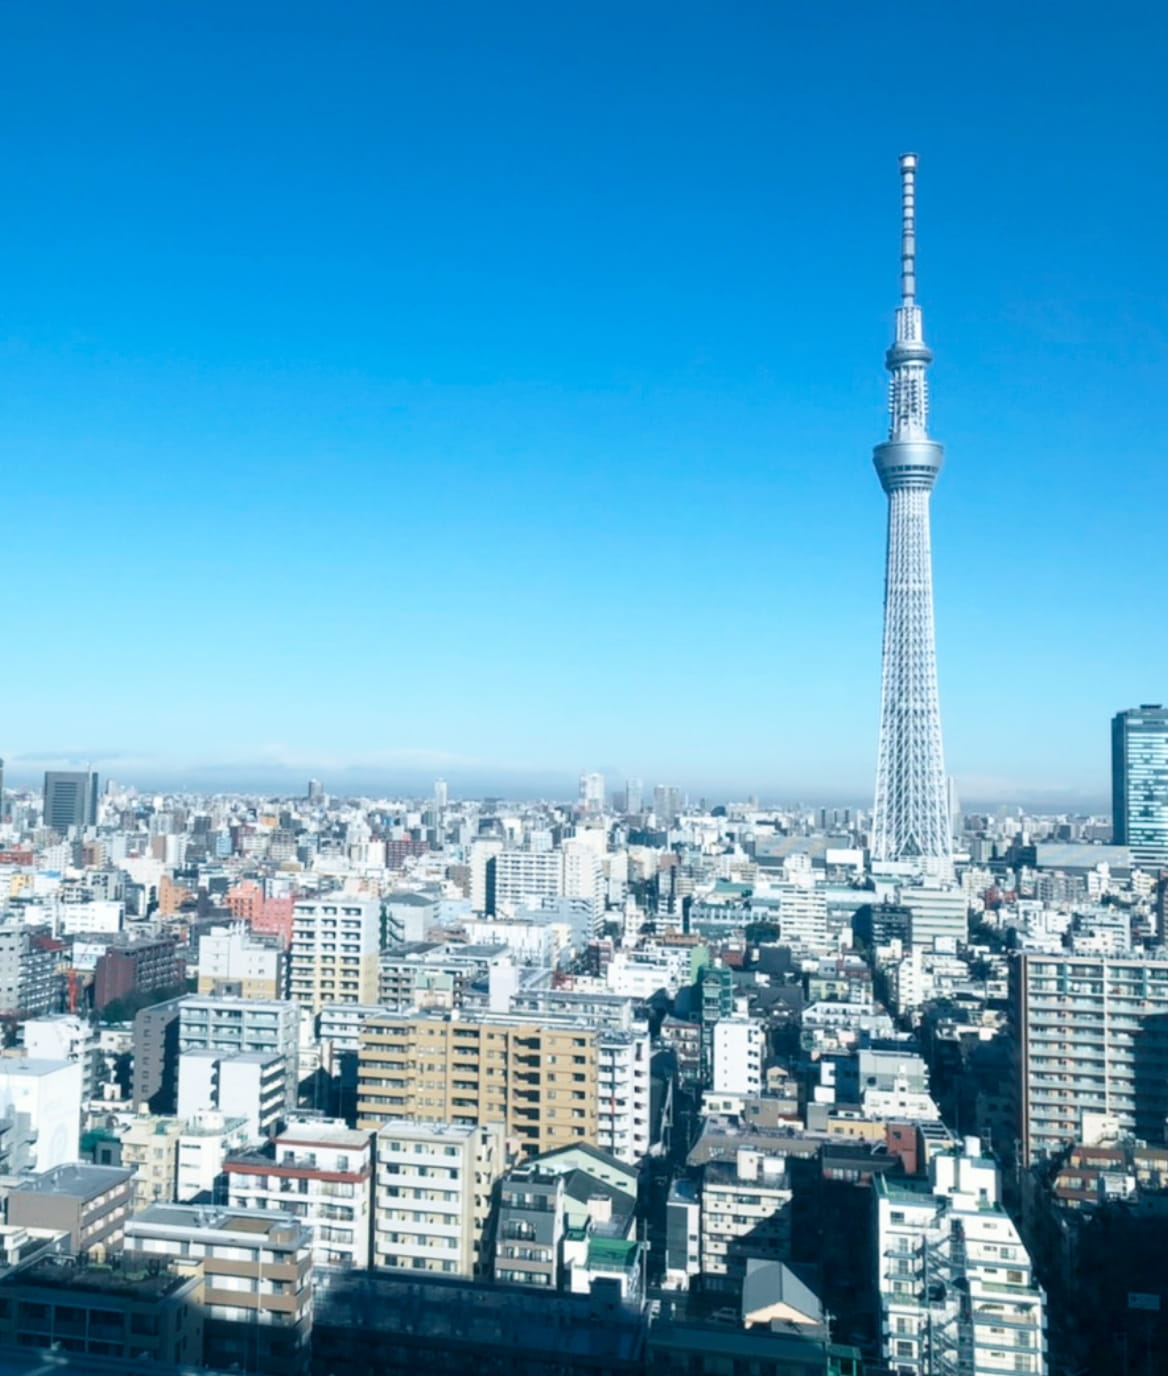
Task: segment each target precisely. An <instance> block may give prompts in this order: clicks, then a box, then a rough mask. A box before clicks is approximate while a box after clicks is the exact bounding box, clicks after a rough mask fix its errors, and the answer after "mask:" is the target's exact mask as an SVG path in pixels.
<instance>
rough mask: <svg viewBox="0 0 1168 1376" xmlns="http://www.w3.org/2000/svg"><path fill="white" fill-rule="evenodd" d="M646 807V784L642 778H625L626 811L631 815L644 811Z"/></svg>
mask: <svg viewBox="0 0 1168 1376" xmlns="http://www.w3.org/2000/svg"><path fill="white" fill-rule="evenodd" d="M644 808H645V785H644V784H643V783H642V782H641V780H640V779H626V780H625V811H626V812H627V813H629V814H630V815H631V816H634V817H635V816H636V815H637V814H638V813H640V812H643V811H644Z"/></svg>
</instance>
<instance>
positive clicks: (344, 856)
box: [0, 709, 1168, 1376]
mask: <svg viewBox="0 0 1168 1376" xmlns="http://www.w3.org/2000/svg"><path fill="white" fill-rule="evenodd" d="M1115 743H1116V764H1117V771H1118V772H1117V786H1118V787H1119V789H1120V792H1119V801H1120V803H1121V806H1122V804H1123V802H1124V800H1127V801H1128V802H1129V804H1132V803H1134V804H1135V805H1136V806H1142V805H1143V800H1145V799H1146V797H1147V795H1148V781H1149V778H1154V781H1155V789H1156V790H1157V792H1158V797H1159V798H1160V799H1161V800H1163V799H1164V797H1165V796H1166V795H1165V789H1166V783H1168V781H1166V778H1165V760H1166V756H1168V712H1165V711H1163V710H1162V709H1155V710H1151V709H1145V710H1143V711H1140V712H1134V713H1126V714H1121V715H1120V716H1118V717H1117V718H1116V722H1115ZM1161 806H1163V802H1161ZM3 813H4V824H3V833H2V834H3V850H2V851H0V867H2V871H0V872H2V875H3V882H4V886H5V889H4V892H5V918H4V924H3V927H2V928H0V940H2V942H3V944H2V946H0V951H2V952H3V960H4V966H3V976H2V988H3V991H4V1009H5V1023H4V1026H5V1028H6V1045H7V1050H6V1053H5V1055H4V1057H3V1059H2V1060H0V1115H2V1116H0V1122H2V1124H3V1132H2V1135H0V1144H2V1147H0V1149H2V1151H3V1172H4V1186H5V1194H6V1210H7V1214H6V1223H5V1225H4V1227H3V1232H2V1236H3V1239H4V1261H5V1266H4V1271H3V1274H2V1275H0V1344H9V1343H17V1342H19V1343H20V1344H23V1345H24V1346H25V1347H26V1348H27V1347H30V1346H31V1347H35V1348H38V1349H41V1348H45V1347H53V1348H55V1349H57V1350H58V1352H59V1353H60V1354H61V1357H62V1359H65V1358H67V1360H68V1363H69V1369H72V1368H73V1367H74V1366H77V1367H78V1369H88V1365H92V1363H91V1362H90V1359H96V1358H102V1359H105V1360H107V1361H109V1360H112V1359H114V1358H117V1359H121V1360H131V1359H136V1358H138V1357H140V1356H142V1355H143V1354H146V1355H148V1356H149V1357H150V1359H151V1360H152V1361H154V1362H156V1363H159V1364H162V1365H163V1366H171V1367H181V1366H185V1365H192V1364H201V1365H205V1366H207V1367H210V1368H212V1369H214V1370H223V1371H227V1370H245V1371H259V1372H271V1373H275V1372H283V1371H288V1370H299V1371H304V1372H308V1371H313V1372H319V1373H321V1376H325V1374H326V1373H336V1374H337V1376H342V1374H343V1373H347V1372H354V1373H356V1372H357V1371H358V1370H361V1369H364V1368H366V1367H368V1366H369V1364H371V1363H373V1364H375V1366H376V1369H378V1370H383V1371H387V1372H396V1371H402V1372H405V1371H407V1370H417V1369H421V1370H428V1371H455V1370H464V1369H469V1368H470V1366H471V1365H474V1366H477V1367H482V1368H483V1369H485V1370H500V1371H502V1370H510V1371H523V1372H532V1373H535V1372H552V1371H556V1372H562V1371H613V1372H635V1371H654V1372H656V1371H660V1372H674V1371H676V1372H682V1371H685V1372H694V1371H702V1372H705V1371H710V1372H714V1371H727V1370H734V1371H738V1370H743V1371H756V1372H799V1373H802V1372H811V1371H814V1372H833V1373H857V1372H860V1371H867V1372H878V1371H885V1370H891V1371H894V1372H898V1373H900V1372H934V1371H936V1372H940V1371H963V1370H967V1371H976V1372H983V1371H1003V1372H1005V1371H1010V1372H1015V1371H1028V1372H1032V1373H1038V1372H1044V1371H1046V1370H1048V1369H1049V1370H1056V1371H1061V1370H1071V1369H1075V1367H1074V1364H1075V1363H1078V1369H1089V1370H1094V1371H1101V1370H1106V1369H1114V1368H1109V1367H1107V1366H1106V1364H1105V1354H1106V1353H1107V1352H1108V1351H1114V1348H1115V1344H1116V1343H1117V1342H1124V1343H1127V1344H1128V1345H1129V1346H1130V1351H1131V1354H1132V1362H1133V1365H1132V1368H1131V1369H1132V1370H1135V1371H1140V1370H1143V1369H1145V1368H1144V1366H1143V1361H1144V1356H1143V1354H1144V1352H1145V1346H1147V1350H1148V1351H1151V1350H1152V1347H1151V1346H1150V1345H1155V1344H1158V1343H1160V1342H1161V1341H1162V1337H1163V1333H1162V1329H1161V1327H1160V1325H1161V1319H1160V1315H1159V1313H1158V1312H1156V1310H1155V1309H1154V1308H1153V1307H1152V1305H1153V1300H1155V1299H1156V1298H1158V1296H1157V1291H1156V1277H1157V1276H1158V1275H1159V1276H1162V1274H1163V1273H1162V1259H1161V1250H1162V1249H1161V1248H1160V1244H1159V1242H1158V1241H1156V1240H1155V1239H1158V1238H1161V1237H1162V1229H1163V1218H1164V1214H1163V1206H1164V1205H1165V1204H1166V1203H1168V1192H1166V1190H1168V1146H1166V1145H1165V1133H1164V1125H1165V1117H1166V1114H1168V1078H1166V1077H1165V1076H1164V1074H1163V1073H1162V1072H1163V1066H1164V1062H1165V1055H1166V1054H1168V1042H1166V1041H1165V1040H1164V1038H1165V1036H1166V1035H1168V1034H1166V1033H1165V1030H1164V1029H1165V1027H1166V1026H1168V950H1166V949H1165V945H1164V932H1165V925H1164V924H1165V907H1166V903H1168V885H1166V884H1165V881H1164V878H1163V876H1162V875H1161V873H1160V869H1159V866H1161V865H1168V828H1166V827H1165V826H1164V822H1163V818H1162V817H1161V818H1160V819H1159V820H1158V821H1157V822H1156V825H1155V826H1153V827H1144V829H1143V830H1136V829H1135V828H1134V826H1133V829H1132V831H1131V833H1130V834H1129V835H1128V836H1127V838H1126V843H1125V841H1124V838H1122V837H1121V838H1117V839H1118V841H1119V843H1118V844H1112V843H1111V827H1110V824H1109V823H1108V821H1107V820H1106V819H1104V818H1101V817H1095V818H1090V817H1069V816H1062V817H1028V816H1023V815H1019V814H1018V813H1017V812H1013V813H1010V812H1007V811H1006V810H1004V809H1003V810H1002V811H1001V812H1000V813H998V814H996V815H993V816H988V815H974V814H972V813H964V814H962V813H960V812H957V813H955V814H954V820H955V825H954V832H953V848H952V853H953V859H954V862H955V865H956V874H957V878H956V880H955V881H939V880H933V879H928V878H922V877H921V876H919V875H918V874H915V873H913V872H912V867H911V866H909V865H907V864H904V863H897V862H887V863H885V864H884V865H879V864H873V863H871V862H870V860H869V857H868V854H867V852H866V849H865V844H866V838H867V836H868V835H869V834H870V831H871V817H870V816H869V815H868V814H867V813H862V812H856V811H855V810H853V809H849V808H823V809H812V810H809V809H798V808H791V809H772V808H761V807H759V806H758V805H757V804H756V803H755V802H754V801H744V802H727V803H725V804H718V805H712V806H711V805H707V804H705V803H702V802H700V801H698V800H695V799H688V798H686V797H685V796H684V794H683V793H682V791H681V790H680V789H679V788H675V787H670V786H664V785H658V786H654V787H652V788H646V787H644V786H643V785H642V783H641V782H640V781H638V780H627V781H623V782H622V784H621V785H620V787H619V788H617V789H615V790H614V789H612V788H610V786H609V785H608V783H607V781H606V780H605V779H604V778H603V777H601V776H600V775H598V774H594V773H589V774H585V775H584V776H583V777H582V778H581V781H580V793H579V798H578V799H576V800H573V801H571V802H567V803H550V802H549V803H522V804H515V803H507V802H505V801H503V800H497V799H484V800H455V799H452V798H450V797H449V796H448V794H447V789H446V786H445V785H444V783H442V782H441V781H439V782H437V783H436V784H435V786H434V790H433V794H432V796H431V797H430V798H428V799H422V800H412V801H410V800H397V801H392V802H391V801H387V800H370V799H346V798H332V797H330V796H329V795H328V793H327V790H326V787H325V785H324V784H323V783H321V782H318V781H316V780H312V781H310V782H309V783H308V785H307V788H306V790H305V792H304V796H303V797H300V798H283V799H280V798H254V797H253V798H248V797H228V796H219V797H209V798H195V797H168V796H146V795H142V794H139V793H138V792H137V791H136V790H134V789H133V788H129V787H124V786H122V785H119V784H116V783H113V782H109V783H100V782H99V780H98V778H97V776H96V775H95V774H93V773H89V772H80V773H73V774H63V773H50V774H48V775H47V776H46V778H45V781H44V789H43V794H38V793H36V792H27V791H23V792H22V791H20V790H9V791H6V792H5V794H4V808H3ZM1121 815H1122V814H1121ZM1104 1241H1105V1242H1106V1251H1104V1250H1103V1245H1104ZM1129 1301H1130V1302H1129ZM1133 1305H1134V1307H1133ZM1141 1306H1145V1307H1141ZM1048 1344H1049V1350H1050V1363H1051V1365H1050V1366H1049V1367H1048V1357H1047V1351H1048ZM472 1355H473V1361H472ZM42 1359H43V1354H41V1353H39V1352H38V1354H37V1356H36V1358H35V1360H34V1359H33V1358H31V1357H30V1361H32V1362H33V1365H35V1362H39V1361H41V1360H42ZM727 1362H730V1363H732V1365H729V1366H728V1365H727ZM78 1364H80V1365H78ZM87 1364H88V1365H87ZM98 1365H99V1366H101V1363H98ZM29 1369H30V1370H32V1369H33V1366H31V1365H30V1367H29ZM103 1369H104V1368H103ZM1147 1369H1153V1368H1147Z"/></svg>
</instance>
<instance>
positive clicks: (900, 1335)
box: [876, 1138, 1047, 1376]
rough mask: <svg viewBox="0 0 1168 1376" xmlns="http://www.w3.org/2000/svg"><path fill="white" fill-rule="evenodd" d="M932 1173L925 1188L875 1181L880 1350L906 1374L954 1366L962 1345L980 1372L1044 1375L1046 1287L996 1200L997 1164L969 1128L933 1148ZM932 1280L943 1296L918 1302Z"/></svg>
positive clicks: (988, 1374) (926, 1373) (923, 1375)
mask: <svg viewBox="0 0 1168 1376" xmlns="http://www.w3.org/2000/svg"><path fill="white" fill-rule="evenodd" d="M930 1177H931V1189H925V1190H913V1189H907V1188H905V1187H903V1186H898V1185H896V1184H894V1183H888V1182H885V1181H881V1182H880V1184H879V1185H878V1187H877V1210H876V1226H877V1248H876V1255H877V1264H878V1266H879V1268H880V1269H879V1276H878V1289H879V1293H880V1304H881V1310H882V1315H883V1322H882V1335H883V1346H884V1355H885V1358H886V1360H887V1361H888V1363H889V1365H890V1366H891V1367H892V1369H893V1370H895V1371H897V1372H904V1373H907V1374H908V1376H931V1373H932V1372H935V1371H941V1370H949V1369H950V1367H952V1368H953V1369H956V1367H957V1363H958V1357H959V1353H960V1354H965V1355H966V1358H967V1360H970V1359H971V1360H970V1370H974V1371H977V1372H978V1373H985V1376H991V1374H992V1373H996V1372H1001V1373H1003V1376H1004V1374H1005V1373H1007V1372H1010V1373H1016V1372H1023V1373H1027V1374H1028V1376H1045V1373H1046V1371H1047V1364H1046V1344H1045V1297H1044V1295H1043V1293H1042V1291H1041V1289H1039V1288H1038V1286H1037V1285H1036V1284H1035V1282H1034V1278H1033V1273H1032V1271H1031V1267H1030V1257H1029V1254H1028V1253H1027V1251H1026V1248H1025V1247H1024V1246H1023V1244H1022V1241H1021V1238H1020V1237H1019V1235H1018V1231H1017V1229H1016V1228H1015V1226H1014V1223H1013V1221H1012V1219H1011V1218H1010V1216H1009V1214H1007V1213H1006V1212H1005V1211H1004V1210H1003V1209H1002V1207H1001V1205H1000V1203H999V1202H998V1186H999V1180H998V1171H997V1167H996V1165H995V1164H994V1162H993V1161H992V1160H990V1159H989V1158H986V1157H983V1156H982V1155H981V1144H980V1143H979V1142H978V1141H977V1139H976V1138H969V1139H967V1140H966V1144H965V1150H964V1151H963V1152H945V1153H942V1154H940V1155H938V1156H935V1157H934V1158H933V1160H932V1162H931V1163H930ZM931 1286H940V1287H943V1291H942V1293H943V1294H944V1295H946V1296H948V1297H949V1298H948V1300H947V1301H943V1302H942V1303H941V1304H934V1305H932V1306H931V1307H926V1306H925V1305H924V1304H923V1303H922V1299H921V1297H922V1296H923V1295H924V1294H925V1293H926V1292H927V1290H928V1289H929V1288H930V1287H931ZM965 1295H968V1300H966V1299H965V1298H964V1296H965Z"/></svg>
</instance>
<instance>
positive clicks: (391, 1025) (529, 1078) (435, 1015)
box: [357, 1011, 599, 1155]
mask: <svg viewBox="0 0 1168 1376" xmlns="http://www.w3.org/2000/svg"><path fill="white" fill-rule="evenodd" d="M598 1038H599V1033H598V1031H597V1029H596V1028H595V1027H592V1026H589V1025H588V1024H586V1023H583V1022H579V1021H576V1020H574V1019H567V1018H565V1019H539V1020H538V1021H522V1020H519V1019H515V1018H509V1017H506V1016H504V1015H501V1014H499V1015H492V1014H487V1013H484V1014H478V1015H476V1016H470V1015H466V1014H461V1015H460V1014H459V1013H457V1012H454V1013H451V1012H438V1011H433V1012H414V1013H401V1014H397V1013H387V1014H385V1015H383V1016H382V1017H378V1018H370V1019H369V1021H368V1022H366V1023H365V1024H364V1026H363V1027H362V1029H361V1037H360V1044H359V1049H358V1053H357V1126H358V1127H359V1128H366V1129H374V1130H375V1129H377V1128H379V1127H380V1126H381V1125H382V1123H384V1122H386V1121H387V1120H388V1119H391V1118H410V1119H413V1120H414V1121H416V1122H427V1123H456V1124H459V1123H461V1124H465V1125H467V1126H474V1125H476V1124H478V1123H495V1122H498V1123H502V1124H503V1126H504V1131H505V1133H506V1135H507V1137H508V1138H513V1139H515V1140H516V1141H517V1142H518V1144H519V1147H520V1150H521V1151H523V1152H524V1154H526V1155H534V1154H536V1153H538V1152H545V1151H551V1150H553V1149H554V1148H556V1147H563V1146H568V1145H571V1144H572V1143H574V1142H580V1141H583V1142H593V1143H594V1142H595V1141H596V1139H597V1135H598V1108H599V1104H598V1097H599V1096H598V1066H599V1050H598V1046H597V1042H598Z"/></svg>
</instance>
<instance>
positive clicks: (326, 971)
mask: <svg viewBox="0 0 1168 1376" xmlns="http://www.w3.org/2000/svg"><path fill="white" fill-rule="evenodd" d="M380 954H381V900H380V899H379V898H363V897H361V896H359V895H357V894H347V893H330V894H325V895H324V896H323V897H321V898H312V899H301V900H299V901H298V902H297V903H296V904H295V906H294V907H293V909H292V949H291V952H290V955H289V966H288V992H289V995H290V997H291V998H293V999H295V1000H297V1002H299V1003H301V1004H303V1005H304V1007H305V1008H308V1009H311V1011H312V1012H313V1013H314V1014H315V1013H319V1012H320V1010H321V1008H323V1007H324V1005H325V1004H326V1003H375V1002H376V1001H377V972H378V959H379V957H380Z"/></svg>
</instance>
